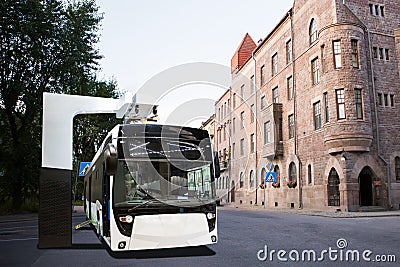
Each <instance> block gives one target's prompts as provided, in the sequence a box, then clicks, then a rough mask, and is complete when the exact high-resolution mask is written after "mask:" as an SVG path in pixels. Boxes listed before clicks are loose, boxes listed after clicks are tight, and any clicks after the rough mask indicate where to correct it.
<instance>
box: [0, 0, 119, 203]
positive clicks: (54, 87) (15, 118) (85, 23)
mask: <svg viewBox="0 0 400 267" xmlns="http://www.w3.org/2000/svg"><path fill="white" fill-rule="evenodd" d="M101 20H102V15H101V14H99V12H98V7H97V6H96V3H95V1H93V0H81V1H78V0H76V1H63V0H3V1H1V2H0V57H1V61H0V119H1V121H0V125H1V128H2V131H1V133H0V143H1V145H2V149H1V150H0V159H1V163H0V175H1V176H0V186H1V189H0V190H1V191H0V194H1V195H2V197H3V198H5V197H11V198H12V201H13V207H14V209H19V208H20V206H21V204H22V202H23V201H24V199H26V198H29V197H32V196H35V195H37V189H38V177H39V173H40V165H41V162H40V161H41V156H40V153H41V148H40V146H41V122H42V103H43V99H42V96H43V92H56V93H58V92H63V93H68V94H81V95H98V96H105V97H114V96H115V88H116V84H115V82H104V81H101V82H100V81H97V78H96V71H97V70H98V61H99V59H100V58H101V56H100V55H99V53H98V50H97V48H96V44H97V43H98V41H99V34H98V31H99V27H100V22H101ZM102 122H103V121H102ZM92 124H93V122H92ZM99 124H100V121H99ZM102 126H104V125H102Z"/></svg>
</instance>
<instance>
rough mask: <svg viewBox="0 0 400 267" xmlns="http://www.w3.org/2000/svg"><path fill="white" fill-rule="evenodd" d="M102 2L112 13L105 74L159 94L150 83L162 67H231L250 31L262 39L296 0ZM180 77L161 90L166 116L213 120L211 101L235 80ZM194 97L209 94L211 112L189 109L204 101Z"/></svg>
mask: <svg viewBox="0 0 400 267" xmlns="http://www.w3.org/2000/svg"><path fill="white" fill-rule="evenodd" d="M97 4H98V5H99V7H100V9H99V11H100V12H101V13H103V16H104V19H103V21H102V29H101V30H100V43H99V45H98V48H99V52H100V54H101V55H103V56H104V58H103V59H102V60H101V61H100V66H101V69H102V70H101V72H100V74H99V77H100V78H102V79H107V80H108V79H115V80H116V82H117V84H118V87H119V90H121V91H131V92H137V91H141V92H145V94H152V90H153V89H154V87H152V88H149V84H152V85H153V86H154V85H155V86H162V83H164V81H162V83H160V82H159V83H151V82H150V83H149V81H153V80H154V79H155V77H160V76H162V75H160V73H161V74H165V75H164V76H167V77H168V76H169V75H170V73H171V70H176V67H177V66H180V65H182V64H188V63H190V64H192V63H196V62H206V63H213V64H219V65H222V66H226V72H227V74H228V75H230V73H229V68H230V60H231V58H232V56H233V54H234V52H235V51H236V49H237V47H238V45H239V44H240V42H241V40H242V38H243V37H244V35H245V34H246V33H249V34H250V36H251V37H252V38H253V40H254V41H255V42H256V43H257V41H258V40H259V39H262V38H265V37H266V36H267V35H268V33H269V32H271V30H272V29H273V28H274V27H275V25H277V24H278V22H279V21H280V20H281V19H282V18H283V17H284V15H285V14H286V12H287V11H289V9H290V8H291V7H292V4H293V0H279V1H271V0H248V1H239V0H214V1H212V0H146V1H144V0H142V1H138V0H117V1H110V0H97ZM184 66H186V65H184ZM190 66H192V65H190ZM209 67H210V66H206V67H205V68H207V70H208V71H209V72H218V71H219V70H218V71H216V70H215V69H214V67H213V66H212V65H211V68H209ZM184 69H186V70H187V69H188V68H184ZM182 75H186V74H184V73H183V74H182ZM221 76H224V75H221ZM227 77H228V76H227ZM193 79H199V78H193ZM180 82H181V81H174V84H173V85H171V86H172V87H173V89H171V88H166V89H163V90H164V91H165V93H164V94H163V95H161V96H158V98H157V101H156V102H157V103H156V104H158V105H159V117H160V122H169V123H170V124H182V123H184V124H187V125H190V124H196V123H197V124H199V123H200V122H201V121H205V120H206V119H207V117H208V116H210V115H211V114H212V113H213V110H212V107H211V106H209V103H211V102H213V101H215V100H217V99H218V98H219V97H220V96H221V95H222V94H223V93H224V91H225V90H226V89H227V88H224V87H227V86H229V84H228V85H226V84H225V81H224V85H223V86H215V84H213V83H212V82H205V83H204V82H190V81H185V82H186V83H185V84H179V83H180ZM182 83H184V82H182ZM146 84H147V85H148V86H146ZM144 88H146V89H144ZM193 99H207V101H206V102H207V103H206V104H204V105H200V107H205V108H204V111H203V112H199V111H197V112H195V111H193V112H189V111H188V110H187V106H192V107H195V109H203V108H199V107H198V106H196V105H195V104H194V103H193V105H192V104H191V102H190V101H192V100H193ZM209 100H212V101H209ZM138 101H140V100H138ZM198 103H200V104H201V103H202V102H201V101H200V102H198ZM185 105H186V109H185ZM182 112H184V113H187V115H186V117H185V118H179V119H178V118H177V116H176V114H177V113H180V114H182ZM192 113H193V114H192ZM182 120H183V121H182Z"/></svg>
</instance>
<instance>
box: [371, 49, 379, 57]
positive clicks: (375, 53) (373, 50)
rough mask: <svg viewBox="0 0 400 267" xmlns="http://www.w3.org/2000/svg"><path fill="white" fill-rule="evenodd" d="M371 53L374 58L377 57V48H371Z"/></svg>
mask: <svg viewBox="0 0 400 267" xmlns="http://www.w3.org/2000/svg"><path fill="white" fill-rule="evenodd" d="M372 55H373V57H374V58H375V59H378V48H377V47H373V48H372Z"/></svg>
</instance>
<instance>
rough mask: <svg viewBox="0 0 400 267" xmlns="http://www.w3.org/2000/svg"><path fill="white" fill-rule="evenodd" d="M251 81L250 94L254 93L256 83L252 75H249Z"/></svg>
mask: <svg viewBox="0 0 400 267" xmlns="http://www.w3.org/2000/svg"><path fill="white" fill-rule="evenodd" d="M250 81H251V94H254V93H255V92H256V83H255V82H254V75H252V76H251V77H250Z"/></svg>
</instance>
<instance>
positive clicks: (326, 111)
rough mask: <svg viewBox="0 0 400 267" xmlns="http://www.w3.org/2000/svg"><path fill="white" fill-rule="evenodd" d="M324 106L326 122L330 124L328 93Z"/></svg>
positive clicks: (325, 95) (325, 96)
mask: <svg viewBox="0 0 400 267" xmlns="http://www.w3.org/2000/svg"><path fill="white" fill-rule="evenodd" d="M324 105H325V122H329V120H330V117H329V102H328V93H324Z"/></svg>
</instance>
